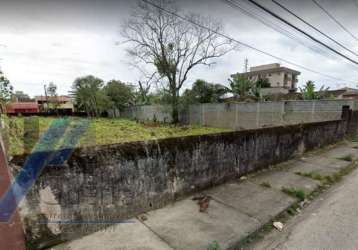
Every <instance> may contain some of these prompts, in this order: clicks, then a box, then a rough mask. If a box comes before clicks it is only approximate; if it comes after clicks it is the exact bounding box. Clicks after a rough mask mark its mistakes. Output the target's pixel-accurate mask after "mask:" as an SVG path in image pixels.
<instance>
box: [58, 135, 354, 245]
mask: <svg viewBox="0 0 358 250" xmlns="http://www.w3.org/2000/svg"><path fill="white" fill-rule="evenodd" d="M356 145H357V146H358V144H356ZM356 145H355V143H351V142H344V143H341V144H339V145H336V146H334V147H330V148H326V149H324V150H317V151H315V152H312V153H310V154H305V155H304V156H303V157H301V158H300V159H294V160H290V161H288V162H285V163H283V164H280V165H277V166H275V167H274V168H272V169H268V170H266V171H263V172H261V173H257V174H255V175H253V176H249V177H248V178H245V180H243V178H241V180H238V181H233V182H230V183H226V184H223V185H220V186H218V187H215V188H213V189H210V190H206V191H205V192H203V193H205V194H206V195H209V196H210V197H211V200H210V202H209V206H208V209H207V211H206V212H199V205H198V204H197V201H194V200H192V198H193V197H188V198H186V199H183V200H180V201H177V202H175V203H173V204H172V205H168V206H166V207H164V208H161V209H158V210H154V211H151V212H148V213H146V214H145V215H142V216H139V218H142V220H138V219H135V218H134V219H133V220H132V221H133V223H130V224H119V225H115V226H112V227H110V228H108V229H106V230H105V231H101V232H97V233H94V234H91V235H88V236H85V237H82V238H80V239H77V240H74V241H71V242H68V243H65V244H62V245H58V246H56V247H54V248H53V249H57V250H60V249H74V250H75V249H76V250H79V249H87V250H88V249H96V250H97V249H105V250H112V249H131V250H132V249H138V250H139V249H147V250H151V249H153V250H158V249H208V247H209V246H210V245H212V244H213V242H214V241H216V242H218V244H219V245H220V249H233V248H235V247H237V244H238V243H239V242H240V241H241V240H243V239H244V238H245V237H247V236H248V235H250V234H251V233H253V232H255V231H256V230H258V229H259V228H260V227H262V226H263V225H264V224H265V223H267V222H270V220H271V219H273V218H274V217H275V216H277V215H278V214H280V213H281V212H282V211H284V210H286V209H287V208H288V207H290V206H291V205H292V204H293V203H295V202H296V201H297V200H296V199H295V198H292V197H291V196H289V195H287V194H285V193H283V192H282V188H296V189H300V190H304V191H305V192H306V193H309V192H311V191H313V190H314V189H316V188H317V187H318V185H319V184H320V183H319V182H318V181H316V180H313V179H311V178H307V177H303V176H300V175H298V174H297V172H301V173H309V172H312V171H314V172H315V173H319V174H321V175H332V174H334V173H336V172H338V171H339V170H340V169H341V168H344V167H346V166H348V165H349V164H350V163H351V162H350V161H347V159H346V160H343V159H339V158H347V156H348V155H350V156H351V157H352V158H353V159H355V158H357V157H358V149H356V148H355V147H356Z"/></svg>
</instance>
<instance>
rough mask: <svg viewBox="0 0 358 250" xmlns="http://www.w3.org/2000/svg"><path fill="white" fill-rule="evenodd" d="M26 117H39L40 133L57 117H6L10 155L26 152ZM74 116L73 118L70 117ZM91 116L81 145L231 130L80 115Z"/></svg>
mask: <svg viewBox="0 0 358 250" xmlns="http://www.w3.org/2000/svg"><path fill="white" fill-rule="evenodd" d="M24 119H31V126H29V127H32V124H33V126H34V127H35V126H36V123H37V121H38V124H39V130H40V133H39V134H40V136H41V135H42V134H43V133H44V132H45V131H46V130H47V129H48V128H49V127H50V125H51V123H52V122H54V120H55V118H49V117H31V118H27V117H12V118H5V126H6V127H7V131H8V133H7V135H8V136H7V137H8V139H7V140H8V141H9V153H10V155H18V154H22V153H24ZM70 119H72V118H70ZM79 119H89V121H90V123H89V128H88V129H87V131H86V133H85V135H84V136H83V137H82V139H81V140H80V142H79V145H77V146H89V145H93V144H98V145H101V144H113V143H120V142H128V141H141V140H150V139H157V138H166V137H180V136H189V135H201V134H209V133H218V132H225V131H229V130H228V129H221V128H209V127H199V126H174V125H169V124H142V123H138V122H135V121H130V120H126V119H109V118H79ZM25 136H26V137H27V141H29V140H30V141H31V140H32V137H33V138H34V139H33V140H32V142H31V144H34V143H36V139H35V138H36V136H35V135H34V134H33V133H32V132H31V130H30V132H28V133H27V134H26V135H25Z"/></svg>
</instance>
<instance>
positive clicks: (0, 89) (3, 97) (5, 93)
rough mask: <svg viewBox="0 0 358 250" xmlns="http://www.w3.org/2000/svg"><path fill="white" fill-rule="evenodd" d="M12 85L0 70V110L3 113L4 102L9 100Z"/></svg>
mask: <svg viewBox="0 0 358 250" xmlns="http://www.w3.org/2000/svg"><path fill="white" fill-rule="evenodd" d="M12 91H13V87H12V86H11V84H10V81H9V80H8V79H7V78H6V77H5V76H4V74H3V72H2V71H1V70H0V112H1V113H3V112H4V110H5V104H6V103H7V102H8V101H9V100H10V98H11V94H12Z"/></svg>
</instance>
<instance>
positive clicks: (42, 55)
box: [0, 0, 358, 96]
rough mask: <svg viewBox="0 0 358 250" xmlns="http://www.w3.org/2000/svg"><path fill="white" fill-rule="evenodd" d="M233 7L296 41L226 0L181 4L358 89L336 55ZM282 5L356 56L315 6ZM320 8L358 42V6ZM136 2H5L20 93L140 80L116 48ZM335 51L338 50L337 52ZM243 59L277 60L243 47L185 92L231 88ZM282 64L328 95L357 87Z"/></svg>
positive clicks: (0, 54) (4, 37) (11, 71)
mask: <svg viewBox="0 0 358 250" xmlns="http://www.w3.org/2000/svg"><path fill="white" fill-rule="evenodd" d="M236 1H238V2H240V3H241V4H242V5H243V6H244V7H245V8H248V9H250V10H252V11H254V13H255V14H256V15H260V16H264V17H265V18H266V19H267V20H268V21H270V22H273V23H274V24H275V25H279V26H281V27H283V28H284V29H286V30H288V31H289V32H291V33H292V34H294V36H295V37H296V38H297V39H298V41H297V40H292V39H290V38H288V37H286V36H285V35H283V34H281V33H278V32H277V31H275V30H273V29H271V28H269V27H267V26H265V25H263V24H262V23H260V22H258V21H256V20H254V19H252V18H251V17H248V16H245V15H244V14H243V13H242V12H240V11H239V10H237V9H234V8H231V7H230V6H228V5H227V4H226V3H225V2H224V1H222V0H207V1H204V0H196V1H184V0H183V1H176V2H177V5H178V6H179V7H180V8H181V9H182V10H183V11H191V12H196V13H200V14H202V15H211V16H213V17H215V18H217V19H221V20H222V22H223V23H224V25H225V33H226V34H228V35H230V36H232V37H233V38H235V39H238V40H240V41H242V42H245V43H248V44H250V45H252V46H254V47H257V48H259V49H261V50H264V51H267V52H270V53H272V54H274V55H276V56H278V57H282V58H284V59H287V60H290V61H293V62H295V63H297V64H301V65H304V66H306V67H307V68H310V69H312V70H315V71H319V72H322V73H325V74H328V75H331V76H335V77H338V78H342V79H346V80H351V81H356V82H357V84H358V65H354V64H352V63H350V62H347V61H346V60H345V59H343V58H340V57H338V56H335V55H334V54H332V53H331V52H328V51H327V50H326V49H324V48H322V47H320V46H318V45H317V44H315V43H314V42H312V41H310V40H309V39H306V38H304V37H303V36H302V35H300V34H298V33H297V32H294V31H293V30H292V29H290V28H288V27H287V26H285V25H282V24H281V23H280V22H279V21H276V20H274V19H273V18H272V17H269V16H267V15H265V14H263V13H262V12H260V11H258V10H257V9H255V8H254V7H253V6H251V5H250V4H248V3H247V2H245V1H243V0H236ZM128 2H130V3H128ZM260 2H261V3H263V4H264V5H265V6H267V7H269V8H270V9H272V10H274V11H275V12H277V13H279V14H280V15H282V16H284V17H285V18H287V19H288V20H290V21H292V22H294V23H295V24H297V25H299V27H301V28H304V29H305V30H307V31H309V32H310V34H312V35H314V36H316V37H318V38H320V39H322V40H323V41H325V42H327V43H329V44H331V45H332V46H335V45H334V44H332V42H329V41H327V40H326V39H323V38H322V36H319V34H317V33H315V32H314V31H312V30H310V29H309V28H308V27H307V26H304V25H303V24H301V23H299V21H298V20H297V19H294V18H293V17H290V16H289V14H288V13H285V12H283V11H282V10H280V9H278V8H277V7H276V6H274V5H273V4H272V3H271V1H268V0H266V1H263V0H261V1H260ZM280 2H281V3H283V4H284V5H286V6H287V7H289V8H291V9H292V10H294V11H295V12H296V13H297V14H299V15H300V16H301V17H303V18H304V19H306V20H307V21H309V22H311V23H312V24H314V25H315V26H317V27H319V28H320V29H321V30H323V31H324V32H326V33H327V34H329V35H330V36H332V37H334V38H335V39H337V40H338V41H340V42H341V43H343V44H344V45H346V46H347V47H349V48H350V49H351V50H354V51H356V52H357V53H358V41H355V40H354V39H353V38H352V37H351V36H350V35H349V34H347V33H345V32H344V31H343V30H342V29H341V28H340V27H339V26H338V25H336V24H335V23H334V22H333V21H332V20H330V19H329V18H328V17H327V16H326V15H325V13H324V12H322V11H321V10H320V9H318V8H317V7H316V6H315V5H314V4H313V3H312V1H311V0H302V1H289V0H280ZM319 2H320V3H321V4H322V5H323V6H324V7H325V8H326V9H327V10H329V11H330V12H331V13H332V14H333V15H334V16H335V17H336V18H337V19H338V20H339V21H340V22H341V23H343V24H344V26H345V27H346V28H347V29H349V30H350V31H351V32H352V33H353V34H355V35H356V36H358V16H357V13H358V0H343V1H328V0H319ZM135 4H136V2H135V1H119V0H117V1H114V0H113V1H106V0H102V1H95V0H92V1H90V0H77V1H71V0H61V1H56V0H23V1H17V0H1V3H0V44H4V45H5V46H0V58H1V60H0V65H1V68H2V70H3V72H4V73H5V75H6V76H7V77H8V78H9V80H10V81H11V83H12V84H13V86H14V87H15V90H22V91H24V92H26V93H28V94H30V95H32V96H33V95H39V94H43V85H44V84H48V83H49V82H54V83H55V84H56V85H58V87H59V93H61V94H67V92H68V90H70V87H71V84H72V83H73V81H74V79H75V78H76V77H79V76H84V75H88V74H93V75H95V76H97V77H100V78H102V79H103V80H105V81H108V80H111V79H119V80H122V81H126V82H136V81H137V80H138V79H139V78H140V74H139V73H138V72H137V71H135V70H134V69H132V68H131V67H130V66H129V65H128V62H129V60H130V58H129V57H128V56H127V55H126V53H125V47H126V45H118V42H120V41H122V40H123V39H122V38H121V37H120V34H119V33H120V32H119V31H120V24H121V22H122V21H123V20H125V19H126V18H128V17H129V15H130V12H131V9H132V8H133V6H135ZM304 45H305V46H304ZM335 48H336V49H338V50H340V49H339V48H338V47H337V46H335ZM342 52H343V51H342ZM344 53H346V54H347V55H349V56H350V57H351V58H353V59H355V60H358V57H357V56H354V55H352V54H349V53H348V52H344ZM245 58H248V60H249V66H255V65H258V64H265V63H274V62H280V61H279V60H277V59H274V58H270V57H268V56H265V55H262V54H260V53H258V52H256V51H253V50H251V49H248V48H245V47H243V46H241V47H240V49H239V50H238V51H233V52H231V53H229V54H227V55H226V56H224V57H222V58H220V59H219V60H217V64H216V66H214V67H211V68H206V67H199V68H197V69H196V70H195V71H194V72H193V74H191V76H190V78H189V79H188V82H187V85H186V86H190V84H191V83H192V82H193V80H195V79H197V78H201V79H205V80H207V81H209V82H215V83H222V84H227V82H228V81H227V79H228V78H229V76H230V74H232V73H235V72H241V71H242V70H243V67H244V66H243V64H244V59H245ZM280 63H282V64H283V65H284V66H287V67H291V68H293V69H296V70H299V71H301V76H300V77H299V84H302V83H304V82H305V81H307V80H308V79H311V80H314V81H315V82H316V83H317V84H318V85H322V84H324V85H326V86H329V87H331V89H334V88H340V87H344V86H351V87H355V86H356V84H355V83H353V82H348V81H347V82H344V81H335V80H332V79H327V78H324V77H323V76H320V75H317V74H314V73H311V72H308V71H306V70H303V69H301V68H299V67H296V66H292V65H290V64H288V63H286V62H280Z"/></svg>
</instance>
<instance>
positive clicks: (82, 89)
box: [71, 75, 112, 116]
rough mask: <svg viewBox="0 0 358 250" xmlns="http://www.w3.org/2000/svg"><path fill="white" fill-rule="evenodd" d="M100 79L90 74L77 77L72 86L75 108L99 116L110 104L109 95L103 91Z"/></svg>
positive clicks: (102, 83)
mask: <svg viewBox="0 0 358 250" xmlns="http://www.w3.org/2000/svg"><path fill="white" fill-rule="evenodd" d="M103 85H104V82H103V80H102V79H100V78H97V77H94V76H92V75H89V76H84V77H79V78H77V79H76V80H75V81H74V83H73V86H72V91H71V94H72V96H73V97H74V100H75V104H76V108H77V109H78V110H80V111H85V112H86V113H87V114H88V115H89V116H100V115H101V113H102V112H104V111H106V110H108V109H109V108H110V107H111V106H112V102H111V100H110V99H109V97H108V96H107V95H106V94H105V93H104V91H103Z"/></svg>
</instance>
